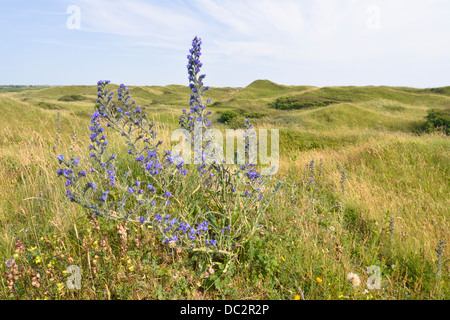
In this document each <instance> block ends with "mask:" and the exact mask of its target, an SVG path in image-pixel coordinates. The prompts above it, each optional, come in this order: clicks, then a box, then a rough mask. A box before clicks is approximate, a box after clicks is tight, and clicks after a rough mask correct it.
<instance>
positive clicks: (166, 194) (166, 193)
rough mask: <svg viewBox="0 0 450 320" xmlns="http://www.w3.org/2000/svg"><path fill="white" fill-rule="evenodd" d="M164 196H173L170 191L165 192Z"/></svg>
mask: <svg viewBox="0 0 450 320" xmlns="http://www.w3.org/2000/svg"><path fill="white" fill-rule="evenodd" d="M163 196H165V197H167V198H170V197H171V196H172V194H171V193H170V192H169V191H166V192H164V194H163Z"/></svg>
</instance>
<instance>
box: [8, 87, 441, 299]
mask: <svg viewBox="0 0 450 320" xmlns="http://www.w3.org/2000/svg"><path fill="white" fill-rule="evenodd" d="M112 87H113V88H117V85H115V86H112ZM1 88H3V87H0V89H1ZM449 88H450V87H445V88H431V89H415V88H403V87H326V88H317V87H311V86H282V85H278V84H275V83H273V82H270V81H267V80H258V81H255V82H253V83H252V84H250V85H249V86H247V87H245V88H212V89H211V90H210V91H208V92H207V94H206V98H211V99H212V101H213V104H212V105H211V108H210V109H211V110H212V111H213V114H212V117H211V119H212V121H213V124H214V126H215V127H216V128H219V129H225V128H228V127H237V126H238V125H239V124H240V123H241V122H242V121H243V120H244V119H245V118H249V119H251V120H252V122H253V123H255V125H256V128H257V129H258V128H268V129H280V157H281V159H280V166H281V167H280V171H279V173H278V174H277V175H276V177H274V179H273V181H272V182H270V184H271V186H270V187H273V186H274V184H276V183H277V182H278V181H283V186H282V188H281V190H280V191H279V194H278V196H277V201H276V202H275V203H273V204H272V205H271V206H270V207H269V208H268V210H267V211H266V214H265V216H264V220H263V225H264V228H262V229H261V230H260V233H259V234H257V235H255V236H254V237H253V238H252V239H251V241H250V243H249V244H248V245H247V246H246V247H245V248H242V250H241V251H240V254H239V257H238V260H236V261H234V262H233V263H232V264H231V265H229V266H228V268H227V270H224V269H225V265H224V264H223V261H222V260H221V259H220V258H219V257H213V258H212V259H211V260H205V258H204V257H202V256H200V255H196V254H192V253H189V252H184V251H181V252H177V251H176V250H172V249H170V248H167V247H166V246H164V245H162V244H161V242H160V239H159V238H158V237H157V234H156V233H155V232H153V231H152V230H144V229H143V228H142V227H141V226H134V225H131V224H129V225H128V226H126V227H127V228H128V229H129V230H128V238H127V241H125V242H124V240H123V239H121V238H120V237H119V236H118V234H117V228H118V225H117V223H113V222H108V221H103V220H99V221H98V222H97V221H93V220H90V219H88V218H87V217H86V213H85V212H84V211H83V210H81V209H80V208H79V207H77V206H75V205H74V204H72V203H69V202H68V201H67V200H66V199H65V197H64V186H63V185H62V184H63V183H62V181H59V180H57V179H56V174H55V171H56V170H57V169H58V168H59V166H58V164H57V161H55V156H56V155H58V154H68V152H69V151H72V152H76V153H79V154H83V155H86V152H87V151H86V148H85V146H86V145H87V141H88V140H89V133H88V131H87V130H86V128H87V127H88V126H89V120H90V114H91V113H92V111H93V107H94V105H95V101H96V86H70V87H47V88H28V89H33V90H28V89H27V88H19V89H20V90H19V89H17V90H9V89H8V90H0V112H1V114H2V117H0V133H1V135H0V248H1V250H0V262H1V267H0V273H1V274H2V276H1V279H2V281H1V282H0V298H2V299H15V298H19V299H130V298H131V299H294V297H296V296H300V297H304V298H305V299H448V298H449V297H450V289H449V285H448V284H449V267H450V265H449V263H448V261H449V260H448V259H449V252H450V250H449V247H450V245H449V244H450V235H449V233H448V230H449V227H450V225H449V212H450V203H449V199H448V194H449V191H450V190H449V186H450V178H449V177H450V142H449V137H448V136H446V135H445V134H444V133H442V132H439V131H430V132H429V133H428V132H423V130H421V128H422V126H423V125H424V124H425V122H426V117H427V115H428V113H429V111H430V110H442V112H446V110H448V109H449V108H450V95H449ZM130 90H131V96H132V98H133V100H136V102H137V103H138V104H139V105H141V106H142V107H143V109H144V111H145V112H146V113H148V115H149V116H150V117H152V118H153V119H154V121H155V122H156V124H157V127H158V132H160V136H162V140H165V144H164V149H167V148H169V145H170V142H169V141H168V140H169V138H170V132H171V130H173V129H175V128H177V127H178V118H179V115H180V113H181V109H186V108H188V102H189V89H188V88H187V87H185V86H179V85H170V86H166V87H161V86H144V87H130ZM5 91H7V92H5ZM76 95H79V96H81V97H82V98H83V100H80V101H61V100H71V99H61V98H63V97H70V96H76ZM302 96H303V97H315V98H317V99H318V100H333V101H337V103H333V104H331V105H328V106H313V107H308V108H305V109H301V110H276V109H274V108H273V107H272V106H271V105H272V104H273V102H274V101H276V99H279V98H283V97H284V98H286V97H302ZM308 99H310V98H308ZM75 100H77V99H75ZM224 112H228V113H231V112H232V113H233V114H234V115H235V116H234V117H233V119H230V121H228V122H227V124H225V123H221V122H219V120H220V118H221V116H222V115H223V114H224ZM57 119H60V120H59V126H60V127H61V130H62V131H61V133H60V134H59V133H58V120H57ZM112 143H113V145H114V142H112ZM313 159H314V160H315V164H314V173H315V177H314V183H311V182H310V181H311V179H312V171H311V170H310V169H306V168H307V166H308V165H309V164H310V163H311V161H312V160H313ZM338 166H339V168H340V169H338ZM342 169H345V179H344V178H343V175H342ZM343 186H344V189H343V188H342V187H343ZM182 200H183V201H189V199H187V198H186V199H182ZM97 223H98V225H97ZM122 227H123V226H122ZM17 239H20V241H21V244H22V245H23V246H24V248H23V249H21V248H18V250H17V251H15V249H17V247H20V246H19V244H18V243H17ZM440 240H445V241H447V246H446V247H445V248H444V252H443V256H442V260H441V264H442V277H441V279H440V280H439V279H438V278H437V268H438V261H437V255H436V251H435V249H436V246H437V244H438V243H439V241H440ZM123 246H125V248H126V250H125V251H123V250H122V248H123ZM12 257H15V259H16V262H17V265H18V266H19V269H18V274H19V276H20V277H19V278H18V279H17V280H14V286H13V289H12V290H9V288H8V281H10V279H11V275H10V274H11V272H12V269H11V268H8V267H6V265H5V261H6V260H7V259H11V258H12ZM69 265H78V266H80V268H81V269H82V270H83V276H82V283H83V287H82V289H81V290H78V291H70V290H67V288H66V286H65V283H66V280H67V277H68V275H67V274H64V272H63V271H64V270H66V268H67V267H68V266H69ZM371 265H376V266H378V267H380V270H381V274H382V279H381V283H382V289H381V290H368V291H366V289H367V287H366V285H365V281H366V280H367V278H368V275H367V274H366V270H367V268H368V267H369V266H371ZM349 272H354V273H356V274H358V275H359V276H360V278H361V285H360V286H358V287H357V288H354V287H352V286H351V284H350V283H349V282H348V281H347V280H346V276H347V274H348V273H349ZM36 273H39V275H40V280H39V281H38V282H39V286H37V285H36V282H33V275H34V274H36Z"/></svg>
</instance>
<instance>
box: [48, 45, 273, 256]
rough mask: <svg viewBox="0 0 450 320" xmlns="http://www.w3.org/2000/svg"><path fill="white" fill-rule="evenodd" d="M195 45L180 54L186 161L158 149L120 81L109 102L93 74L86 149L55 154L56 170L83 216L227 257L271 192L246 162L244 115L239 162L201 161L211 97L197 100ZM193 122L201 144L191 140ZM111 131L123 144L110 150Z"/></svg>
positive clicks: (248, 144) (256, 223)
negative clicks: (145, 229) (189, 153)
mask: <svg viewBox="0 0 450 320" xmlns="http://www.w3.org/2000/svg"><path fill="white" fill-rule="evenodd" d="M201 45H202V42H201V39H199V38H198V37H195V38H194V40H193V41H192V48H191V49H190V51H189V55H188V56H187V58H188V61H189V63H188V65H187V69H188V75H189V87H190V89H191V95H190V100H189V105H190V110H189V112H187V111H186V110H183V113H182V115H181V117H180V125H181V127H182V128H183V129H186V130H187V131H188V132H189V133H190V134H192V135H193V136H192V137H191V139H192V141H191V143H192V145H193V146H194V152H195V154H196V155H197V156H196V157H195V161H194V164H189V165H188V164H185V162H184V161H183V158H182V156H181V154H173V153H172V152H171V151H169V150H166V151H162V150H161V145H162V141H160V140H158V133H157V132H155V125H154V123H153V122H151V121H150V120H149V119H148V117H147V115H146V114H144V113H143V111H142V109H141V108H140V107H139V106H138V105H137V104H136V102H135V101H132V100H131V96H130V91H129V89H128V87H126V86H125V85H123V84H121V85H120V87H119V88H118V89H117V99H116V100H117V101H116V102H115V101H114V100H115V99H114V95H115V92H112V91H110V90H109V89H108V85H109V83H110V82H109V81H99V82H98V88H97V90H98V94H97V96H98V100H97V102H98V104H97V107H96V110H95V111H94V113H93V115H92V118H91V126H90V127H89V130H90V132H91V135H90V143H89V147H88V149H89V152H88V156H86V157H84V158H83V157H76V158H75V157H72V158H66V157H65V156H63V155H60V156H58V157H57V159H58V161H59V163H60V164H62V165H64V168H61V169H59V170H58V171H57V174H58V176H60V177H62V178H64V181H65V186H66V191H65V192H66V196H67V198H68V200H70V201H72V202H75V203H77V204H79V205H81V206H82V207H84V208H85V209H86V210H87V211H88V213H89V215H90V216H100V217H102V218H105V219H112V220H121V221H127V222H132V223H139V224H143V225H147V226H152V227H153V229H156V230H158V231H159V233H160V235H161V242H162V243H164V244H166V245H168V246H169V247H182V248H185V249H188V250H192V251H194V252H204V253H208V254H222V255H225V256H228V257H235V256H236V253H237V250H238V249H239V248H242V247H243V245H244V244H245V242H247V241H249V239H250V238H251V237H252V235H254V234H255V232H256V231H257V229H258V228H260V227H261V226H260V223H261V219H262V215H263V213H264V210H265V208H266V207H267V206H268V204H269V201H270V200H271V198H272V196H273V193H274V192H272V190H269V187H268V186H265V184H267V181H263V177H262V176H261V175H260V174H259V173H258V171H257V166H256V165H254V164H251V163H247V162H249V161H248V160H249V158H250V157H251V153H252V151H253V152H254V151H255V150H254V149H255V148H254V145H255V143H253V142H252V139H256V133H255V130H253V126H252V125H251V124H250V123H249V122H248V120H246V123H245V124H244V135H243V140H244V141H243V142H244V144H245V154H244V155H243V156H244V158H245V159H246V160H247V162H244V163H243V164H240V165H238V166H235V165H233V164H230V163H223V162H221V161H217V159H214V160H213V161H208V159H211V156H212V154H211V152H210V149H211V145H212V144H213V143H214V140H213V138H212V137H211V135H210V130H209V129H210V128H211V126H212V124H211V121H209V120H208V115H210V114H211V111H208V110H207V106H208V104H209V103H210V102H211V100H207V101H206V102H205V101H204V93H205V92H206V91H208V90H209V87H205V86H204V83H203V80H204V79H205V77H206V75H204V74H200V72H201V68H202V63H201V62H200V57H201V54H202V52H201ZM196 124H197V125H200V126H199V129H197V130H199V132H200V134H201V135H202V136H203V139H202V140H201V141H202V142H201V144H196V143H195V141H194V140H195V139H194V136H195V134H197V133H198V132H195V131H196ZM111 139H119V140H121V141H122V143H123V145H124V146H125V150H126V152H120V150H112V148H111V147H110V143H109V141H110V140H111ZM252 148H253V149H252ZM219 151H220V150H219Z"/></svg>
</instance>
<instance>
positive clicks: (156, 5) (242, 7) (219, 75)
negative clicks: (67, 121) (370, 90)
mask: <svg viewBox="0 0 450 320" xmlns="http://www.w3.org/2000/svg"><path fill="white" fill-rule="evenodd" d="M73 8H74V9H75V11H73V10H72V9H73ZM78 10H79V11H78ZM77 12H79V15H77ZM449 14H450V1H448V0H427V1H419V0H370V1H368V0H273V1H272V0H220V1H219V0H189V1H181V0H165V1H153V0H68V1H66V0H58V1H56V0H41V1H35V0H1V1H0V43H1V51H0V57H1V64H0V84H3V85H4V84H25V85H28V84H33V85H39V84H49V85H72V84H80V85H91V84H95V83H96V82H97V81H98V80H100V79H107V80H111V81H112V82H114V83H126V84H128V85H167V84H183V85H186V84H187V71H186V64H187V60H186V55H187V54H188V50H189V46H190V43H191V40H192V38H193V37H194V36H195V35H198V36H199V37H201V38H202V40H203V56H202V57H203V63H204V68H203V71H204V73H206V74H207V78H206V81H205V83H206V84H207V85H210V86H231V87H242V86H246V85H248V84H249V83H251V82H252V81H254V80H256V79H269V80H271V81H274V82H276V83H280V84H286V85H315V86H333V85H392V86H410V87H419V88H425V87H439V86H448V85H450V76H449V75H450V18H449Z"/></svg>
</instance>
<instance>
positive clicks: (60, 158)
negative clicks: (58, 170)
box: [56, 155, 64, 164]
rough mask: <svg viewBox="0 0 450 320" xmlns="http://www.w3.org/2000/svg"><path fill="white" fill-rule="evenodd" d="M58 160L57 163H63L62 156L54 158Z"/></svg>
mask: <svg viewBox="0 0 450 320" xmlns="http://www.w3.org/2000/svg"><path fill="white" fill-rule="evenodd" d="M56 158H57V159H58V160H59V163H60V164H61V163H62V162H63V160H64V156H63V155H60V156H58V157H56Z"/></svg>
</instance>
